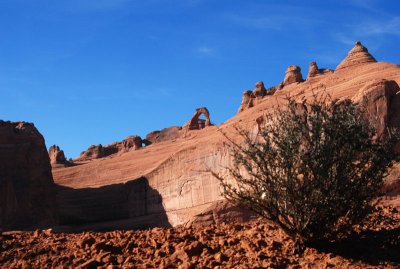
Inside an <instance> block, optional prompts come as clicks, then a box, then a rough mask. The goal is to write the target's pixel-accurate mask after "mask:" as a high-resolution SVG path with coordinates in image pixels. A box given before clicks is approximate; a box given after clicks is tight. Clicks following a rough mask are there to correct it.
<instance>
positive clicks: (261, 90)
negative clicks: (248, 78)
mask: <svg viewBox="0 0 400 269" xmlns="http://www.w3.org/2000/svg"><path fill="white" fill-rule="evenodd" d="M266 93H267V89H265V87H264V82H262V81H259V82H257V83H256V85H255V88H254V90H253V96H254V97H262V96H264V95H265V94H266Z"/></svg>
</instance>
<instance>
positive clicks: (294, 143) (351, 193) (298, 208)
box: [213, 98, 395, 243]
mask: <svg viewBox="0 0 400 269" xmlns="http://www.w3.org/2000/svg"><path fill="white" fill-rule="evenodd" d="M287 101H288V104H287V106H285V108H278V109H277V110H276V112H275V113H273V114H268V115H266V116H265V119H264V125H263V126H262V127H261V128H260V131H259V133H258V134H257V135H255V134H254V133H251V132H250V131H246V130H243V129H239V128H237V129H236V131H237V132H238V133H239V134H240V136H241V138H242V140H243V143H237V142H234V141H233V140H231V139H230V137H229V136H228V135H226V134H225V136H226V137H227V138H228V140H229V141H230V143H228V144H229V146H230V149H231V154H232V156H233V166H232V167H228V168H226V169H227V172H228V173H218V174H217V173H213V174H214V176H216V177H217V178H218V179H219V180H220V181H221V185H222V187H223V191H224V195H225V197H226V198H227V199H228V200H230V201H232V202H234V203H236V204H239V205H243V206H245V207H247V208H249V209H251V210H253V211H255V212H256V213H258V214H259V215H261V216H263V217H265V218H266V219H267V220H269V221H271V222H273V223H275V224H277V225H278V226H279V227H281V228H282V229H283V230H284V231H285V232H286V233H287V234H289V235H290V236H293V237H295V238H296V239H297V240H298V242H301V243H306V242H309V243H310V242H314V241H320V240H332V239H335V238H341V237H343V236H345V235H346V234H348V232H349V231H351V228H352V226H353V225H355V224H357V223H359V222H360V221H361V220H363V218H364V217H365V216H366V214H367V213H368V212H369V209H370V208H371V201H372V200H373V198H374V197H376V196H377V195H378V191H379V189H380V188H381V186H382V182H383V178H384V176H385V175H386V174H387V171H388V168H389V167H390V166H391V165H392V163H393V160H394V157H395V155H394V153H393V152H392V150H391V149H392V148H393V145H394V144H393V143H394V142H395V139H392V138H391V137H393V136H390V137H389V136H388V137H386V138H385V139H377V138H376V137H375V132H374V129H373V128H372V127H371V126H370V125H369V122H368V120H367V119H365V118H364V116H363V115H364V114H363V111H362V109H361V108H357V107H356V106H355V105H354V104H353V103H351V102H341V103H340V104H333V103H332V102H327V101H326V100H321V99H317V98H314V100H313V101H311V102H310V103H306V102H305V101H304V102H303V103H300V104H299V103H296V102H295V101H294V100H293V99H291V98H288V100H287ZM232 179H234V180H233V181H232Z"/></svg>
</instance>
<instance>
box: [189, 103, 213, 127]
mask: <svg viewBox="0 0 400 269" xmlns="http://www.w3.org/2000/svg"><path fill="white" fill-rule="evenodd" d="M202 114H203V115H204V116H205V117H206V120H205V122H204V121H202V120H201V119H199V118H200V116H201V115H202ZM187 126H188V129H189V130H199V129H202V128H204V127H206V126H211V120H210V113H209V112H208V109H207V108H205V107H200V108H198V109H196V112H195V113H194V115H193V117H192V118H191V119H190V121H189V122H188V123H187Z"/></svg>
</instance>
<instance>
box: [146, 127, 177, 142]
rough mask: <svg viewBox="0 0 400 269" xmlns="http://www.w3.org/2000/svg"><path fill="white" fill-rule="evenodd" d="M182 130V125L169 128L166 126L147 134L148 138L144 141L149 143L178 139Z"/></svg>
mask: <svg viewBox="0 0 400 269" xmlns="http://www.w3.org/2000/svg"><path fill="white" fill-rule="evenodd" d="M181 130H182V127H180V126H171V127H168V128H164V129H162V130H161V131H158V130H157V131H153V132H151V133H148V134H147V135H146V139H145V140H144V142H145V143H147V144H154V143H160V142H164V141H169V140H173V139H177V138H179V137H180V135H181V132H180V131H181Z"/></svg>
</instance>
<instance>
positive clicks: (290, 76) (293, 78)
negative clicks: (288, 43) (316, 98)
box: [283, 65, 304, 86]
mask: <svg viewBox="0 0 400 269" xmlns="http://www.w3.org/2000/svg"><path fill="white" fill-rule="evenodd" d="M303 81H304V80H303V77H302V75H301V69H300V67H298V66H297V65H291V66H289V67H288V68H287V69H286V74H285V78H284V79H283V85H284V86H286V85H289V84H292V83H298V82H303Z"/></svg>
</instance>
